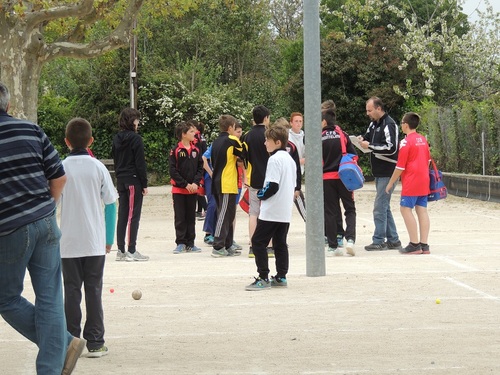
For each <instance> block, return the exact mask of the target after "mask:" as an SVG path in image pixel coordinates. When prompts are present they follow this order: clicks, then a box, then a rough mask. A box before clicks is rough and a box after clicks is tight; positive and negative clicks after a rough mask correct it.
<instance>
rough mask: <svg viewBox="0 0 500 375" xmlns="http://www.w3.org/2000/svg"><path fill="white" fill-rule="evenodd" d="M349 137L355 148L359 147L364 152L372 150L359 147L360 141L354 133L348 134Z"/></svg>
mask: <svg viewBox="0 0 500 375" xmlns="http://www.w3.org/2000/svg"><path fill="white" fill-rule="evenodd" d="M349 139H350V140H351V142H352V144H353V145H354V146H356V147H357V148H359V149H360V150H361V151H362V152H363V153H364V154H367V153H369V152H372V150H370V149H369V148H363V147H361V143H360V141H359V139H358V137H356V136H355V135H350V136H349Z"/></svg>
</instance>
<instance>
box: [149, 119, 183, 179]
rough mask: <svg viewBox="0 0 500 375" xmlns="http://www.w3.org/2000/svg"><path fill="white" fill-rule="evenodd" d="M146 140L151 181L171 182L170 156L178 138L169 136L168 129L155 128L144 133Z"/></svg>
mask: <svg viewBox="0 0 500 375" xmlns="http://www.w3.org/2000/svg"><path fill="white" fill-rule="evenodd" d="M142 139H143V141H144V148H145V154H146V155H145V157H146V165H147V166H148V170H149V171H150V172H152V176H151V179H152V180H153V181H150V182H151V183H152V184H166V183H169V182H170V174H169V172H168V168H169V166H168V165H169V164H168V158H169V155H170V149H171V148H172V147H173V146H174V145H175V143H176V140H175V139H173V138H171V137H169V134H167V129H165V128H164V129H155V130H152V131H149V132H144V133H143V134H142Z"/></svg>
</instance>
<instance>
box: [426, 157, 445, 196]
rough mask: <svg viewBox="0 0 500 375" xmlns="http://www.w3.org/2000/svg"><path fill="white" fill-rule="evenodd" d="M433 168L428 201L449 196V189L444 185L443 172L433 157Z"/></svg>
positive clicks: (430, 171) (430, 173) (430, 174)
mask: <svg viewBox="0 0 500 375" xmlns="http://www.w3.org/2000/svg"><path fill="white" fill-rule="evenodd" d="M431 163H432V168H431V169H430V170H429V179H430V186H429V188H430V190H431V192H430V193H429V195H428V196H427V201H429V202H434V201H438V200H440V199H445V198H446V197H447V196H448V189H446V186H444V182H443V174H442V173H441V171H438V169H437V167H436V163H435V162H434V159H432V157H431Z"/></svg>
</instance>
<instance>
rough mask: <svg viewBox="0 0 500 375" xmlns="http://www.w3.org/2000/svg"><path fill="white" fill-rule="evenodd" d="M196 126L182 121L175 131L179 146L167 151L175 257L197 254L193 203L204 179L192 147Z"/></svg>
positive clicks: (200, 161)
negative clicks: (189, 253)
mask: <svg viewBox="0 0 500 375" xmlns="http://www.w3.org/2000/svg"><path fill="white" fill-rule="evenodd" d="M196 130H197V129H196V127H195V126H194V125H193V124H190V123H186V122H181V123H180V124H179V125H177V126H176V128H175V133H176V136H177V139H179V143H178V144H177V145H175V146H174V147H173V148H172V150H171V151H170V159H169V161H170V178H171V183H172V199H173V201H174V225H175V243H176V244H177V247H176V248H175V249H174V251H173V253H174V254H180V253H186V252H195V253H197V252H200V251H201V249H200V248H199V247H197V246H195V244H194V239H195V237H196V231H195V220H196V202H197V197H198V188H199V186H200V181H201V178H202V176H203V160H202V158H201V152H200V150H199V149H198V147H196V146H195V145H194V143H193V142H194V139H195V135H196Z"/></svg>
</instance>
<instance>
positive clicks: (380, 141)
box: [363, 113, 399, 177]
mask: <svg viewBox="0 0 500 375" xmlns="http://www.w3.org/2000/svg"><path fill="white" fill-rule="evenodd" d="M363 139H364V140H365V141H368V142H370V146H369V148H370V150H372V152H371V153H370V163H371V167H372V174H373V176H374V177H391V176H392V172H393V171H394V168H395V167H396V162H397V161H398V145H399V130H398V125H397V124H396V122H395V121H394V120H393V119H392V118H391V117H390V116H389V115H388V114H387V113H385V114H384V115H383V116H382V117H381V118H380V119H379V120H378V121H372V122H371V123H370V125H369V126H368V129H367V130H366V133H365V134H364V135H363Z"/></svg>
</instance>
